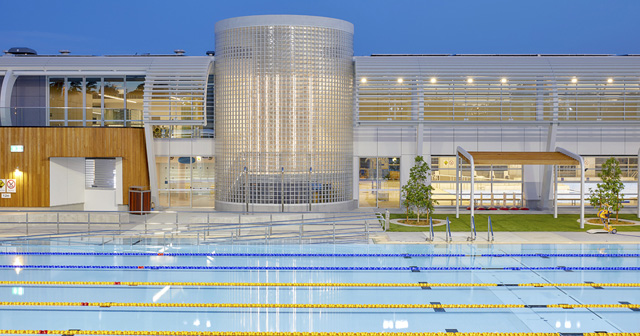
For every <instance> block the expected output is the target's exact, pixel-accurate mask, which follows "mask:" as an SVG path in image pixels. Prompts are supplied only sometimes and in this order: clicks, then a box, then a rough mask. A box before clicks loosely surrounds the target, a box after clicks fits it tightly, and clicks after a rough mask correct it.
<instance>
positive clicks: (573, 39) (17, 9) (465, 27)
mask: <svg viewBox="0 0 640 336" xmlns="http://www.w3.org/2000/svg"><path fill="white" fill-rule="evenodd" d="M0 11H1V12H2V13H3V15H2V19H0V50H6V49H8V48H10V47H15V46H25V47H31V48H34V49H36V50H37V51H38V52H39V53H40V54H57V53H58V50H60V49H68V50H71V52H72V53H73V54H83V55H89V54H90V55H110V54H135V53H152V54H167V53H172V52H173V50H174V49H184V50H185V51H186V52H187V55H204V54H205V51H207V50H214V49H215V47H214V36H213V30H214V29H213V28H214V24H215V22H216V21H219V20H222V19H225V18H229V17H235V16H245V15H259V14H304V15H318V16H328V17H335V18H339V19H344V20H347V21H350V22H352V23H353V24H354V25H355V30H356V32H355V38H354V48H355V54H356V55H370V54H405V53H406V54H431V53H445V54H452V53H455V54H470V53H482V54H487V53H501V54H505V53H513V54H524V53H571V54H579V53H587V54H595V53H606V54H640V43H639V42H640V38H639V37H638V34H639V33H640V20H638V13H640V1H639V0H553V1H549V0H534V1H531V0H422V1H418V0H416V1H408V0H396V1H380V0H371V1H349V0H342V1H336V0H319V1H310V0H293V1H268V0H263V1H240V0H238V1H229V0H225V1H213V0H210V1H190V0H182V1H176V0H174V1H167V0H156V1H137V0H129V1H121V0H98V1H96V0H84V1H65V0H58V1H51V0H47V1H29V0H0Z"/></svg>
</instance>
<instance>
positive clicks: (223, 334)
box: [0, 329, 640, 336]
mask: <svg viewBox="0 0 640 336" xmlns="http://www.w3.org/2000/svg"><path fill="white" fill-rule="evenodd" d="M0 334H3V335H49V334H51V335H122V336H134V335H140V336H293V335H300V336H495V335H499V336H640V333H630V332H620V333H606V332H593V333H577V332H572V333H536V332H513V333H508V332H507V333H495V332H386V331H385V332H321V331H315V332H314V331H312V332H309V331H307V332H305V331H294V332H291V331H175V330H166V331H160V330H77V329H74V330H26V329H0Z"/></svg>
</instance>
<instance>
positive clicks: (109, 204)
mask: <svg viewBox="0 0 640 336" xmlns="http://www.w3.org/2000/svg"><path fill="white" fill-rule="evenodd" d="M84 210H85V211H116V210H118V206H117V205H116V190H114V189H85V190H84Z"/></svg>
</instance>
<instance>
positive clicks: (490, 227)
mask: <svg viewBox="0 0 640 336" xmlns="http://www.w3.org/2000/svg"><path fill="white" fill-rule="evenodd" d="M487 240H488V241H490V242H493V241H494V237H493V224H491V216H489V223H488V225H487Z"/></svg>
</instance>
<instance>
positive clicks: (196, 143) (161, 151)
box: [153, 138, 216, 156]
mask: <svg viewBox="0 0 640 336" xmlns="http://www.w3.org/2000/svg"><path fill="white" fill-rule="evenodd" d="M153 146H154V153H155V155H156V156H215V154H216V142H215V140H214V139H210V138H185V139H169V138H158V139H154V140H153Z"/></svg>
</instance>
